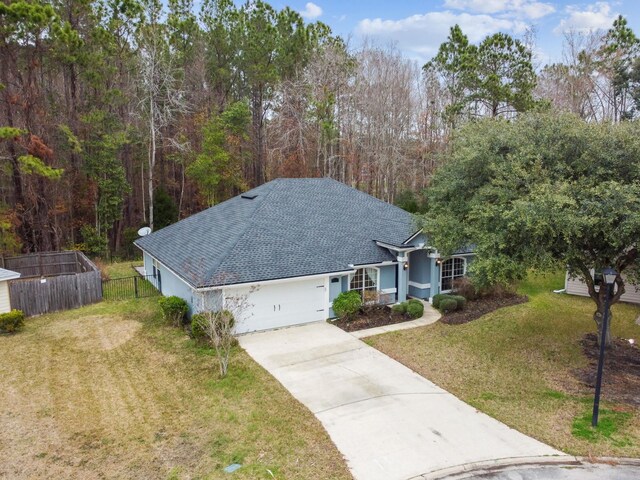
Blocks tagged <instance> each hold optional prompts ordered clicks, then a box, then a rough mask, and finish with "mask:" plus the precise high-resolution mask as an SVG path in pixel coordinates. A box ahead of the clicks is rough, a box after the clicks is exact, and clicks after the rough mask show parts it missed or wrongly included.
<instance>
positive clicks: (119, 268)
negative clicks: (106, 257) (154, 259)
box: [99, 260, 142, 278]
mask: <svg viewBox="0 0 640 480" xmlns="http://www.w3.org/2000/svg"><path fill="white" fill-rule="evenodd" d="M139 266H142V260H131V261H124V262H114V263H106V262H105V263H100V265H99V267H100V268H101V270H102V271H104V272H105V273H106V274H107V276H108V277H109V278H124V277H132V276H134V275H137V274H138V273H137V272H136V271H135V270H134V269H133V267H139Z"/></svg>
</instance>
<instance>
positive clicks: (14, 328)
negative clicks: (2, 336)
mask: <svg viewBox="0 0 640 480" xmlns="http://www.w3.org/2000/svg"><path fill="white" fill-rule="evenodd" d="M23 326H24V313H23V312H22V310H11V311H10V312H8V313H1V314H0V333H15V332H19V331H20V330H22V327H23Z"/></svg>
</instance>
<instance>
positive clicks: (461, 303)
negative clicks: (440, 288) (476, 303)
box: [449, 295, 467, 310]
mask: <svg viewBox="0 0 640 480" xmlns="http://www.w3.org/2000/svg"><path fill="white" fill-rule="evenodd" d="M449 298H453V299H454V300H455V301H456V303H457V304H458V310H462V309H463V308H464V307H465V305H466V304H467V299H466V298H464V297H463V296H462V295H449Z"/></svg>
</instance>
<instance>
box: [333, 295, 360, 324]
mask: <svg viewBox="0 0 640 480" xmlns="http://www.w3.org/2000/svg"><path fill="white" fill-rule="evenodd" d="M361 308H362V298H360V292H358V291H357V290H350V291H348V292H342V293H341V294H340V295H338V296H337V297H336V299H335V300H334V301H333V311H334V312H335V314H336V315H337V316H338V317H339V318H344V317H349V316H351V315H355V314H356V313H357V312H358V310H360V309H361Z"/></svg>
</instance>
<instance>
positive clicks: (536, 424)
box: [368, 275, 640, 457]
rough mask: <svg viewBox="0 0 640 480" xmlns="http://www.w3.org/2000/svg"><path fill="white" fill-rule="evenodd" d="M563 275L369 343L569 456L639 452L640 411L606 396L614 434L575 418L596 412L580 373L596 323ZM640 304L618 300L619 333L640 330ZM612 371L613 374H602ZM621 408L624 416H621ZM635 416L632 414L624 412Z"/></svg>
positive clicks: (634, 454)
mask: <svg viewBox="0 0 640 480" xmlns="http://www.w3.org/2000/svg"><path fill="white" fill-rule="evenodd" d="M562 282H563V276H562V275H556V276H551V277H542V278H533V279H531V280H529V281H527V282H525V283H523V285H521V287H520V289H519V290H520V293H523V294H526V295H528V296H529V298H530V301H529V302H528V303H525V304H522V305H516V306H512V307H507V308H503V309H500V310H497V311H495V312H493V313H490V314H488V315H485V316H484V317H482V318H480V319H478V320H474V321H473V322H470V323H467V324H464V325H453V326H452V325H444V324H442V323H437V324H434V325H431V326H428V327H424V328H421V329H414V330H406V331H399V332H393V333H389V334H384V335H380V336H377V337H372V338H370V339H368V343H370V344H371V345H373V346H374V347H376V348H378V349H379V350H381V351H383V352H385V353H386V354H388V355H390V356H391V357H393V358H395V359H397V360H399V361H400V362H402V363H404V364H405V365H407V366H408V367H410V368H412V369H413V370H415V371H417V372H419V373H420V374H422V375H424V376H425V377H426V378H428V379H430V380H432V381H434V382H435V383H437V384H438V385H440V386H441V387H443V388H445V389H446V390H449V391H450V392H452V393H453V394H455V395H456V396H458V397H460V398H461V399H463V400H464V401H466V402H467V403H470V404H471V405H473V406H475V407H476V408H478V409H479V410H482V411H483V412H485V413H488V414H489V415H491V416H493V417H495V418H497V419H498V420H500V421H502V422H504V423H506V424H507V425H509V426H511V427H513V428H516V429H518V430H520V431H521V432H524V433H526V434H529V435H531V436H533V437H535V438H537V439H539V440H541V441H543V442H546V443H548V444H550V445H553V446H554V447H556V448H559V449H561V450H564V451H566V452H568V453H572V454H579V455H594V456H604V455H615V456H629V457H639V456H640V413H639V412H638V410H637V408H633V407H631V406H629V405H626V404H621V403H615V402H607V401H606V400H607V392H606V384H605V386H604V387H603V394H604V399H605V404H604V405H603V408H605V409H608V410H609V411H611V412H613V413H612V414H611V419H612V420H611V422H613V423H615V431H612V432H610V433H611V434H610V435H608V436H603V435H599V436H598V435H594V436H588V435H581V434H580V433H579V432H580V429H574V422H576V421H578V423H579V422H580V421H582V419H583V418H584V416H585V414H587V413H589V412H590V409H591V406H592V401H593V390H592V389H590V388H588V387H586V386H585V385H584V384H582V383H580V382H579V381H578V380H577V378H576V375H575V371H576V370H577V369H580V368H584V367H585V366H586V365H587V363H588V361H587V359H586V357H585V356H584V354H583V353H582V347H581V345H580V341H581V339H582V337H583V335H584V334H585V333H587V332H592V331H594V329H595V324H594V323H593V321H592V320H591V318H592V314H593V310H594V304H593V302H592V301H591V300H590V299H588V298H580V297H573V296H569V295H557V294H554V293H552V292H551V291H552V290H553V289H557V288H561V287H562ZM639 312H640V309H639V308H638V307H637V306H632V305H623V304H619V305H616V306H615V307H614V321H613V325H612V329H613V333H614V335H616V336H619V337H623V338H638V337H640V327H639V326H638V325H636V324H635V323H634V319H635V318H636V317H637V316H638V313H639ZM605 375H606V371H605ZM621 412H622V413H624V415H618V413H621ZM627 413H628V415H627Z"/></svg>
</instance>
